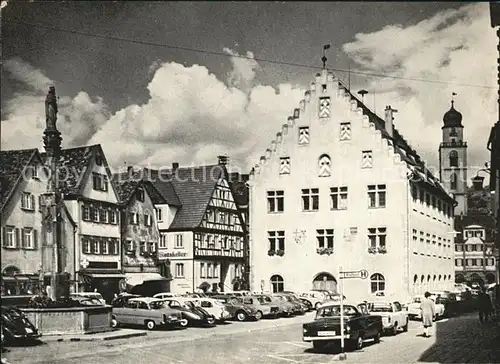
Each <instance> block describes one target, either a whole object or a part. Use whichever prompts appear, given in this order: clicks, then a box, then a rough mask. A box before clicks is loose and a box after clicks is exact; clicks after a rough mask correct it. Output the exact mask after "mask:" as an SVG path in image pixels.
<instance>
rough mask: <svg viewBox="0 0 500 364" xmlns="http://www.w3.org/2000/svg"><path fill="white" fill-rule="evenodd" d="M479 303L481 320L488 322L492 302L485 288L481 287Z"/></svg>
mask: <svg viewBox="0 0 500 364" xmlns="http://www.w3.org/2000/svg"><path fill="white" fill-rule="evenodd" d="M477 305H478V307H477V308H478V311H479V322H481V323H484V322H488V318H489V316H490V314H491V306H492V302H491V299H490V296H489V295H488V294H487V293H486V290H485V289H484V288H482V289H481V292H480V293H479V295H478V297H477Z"/></svg>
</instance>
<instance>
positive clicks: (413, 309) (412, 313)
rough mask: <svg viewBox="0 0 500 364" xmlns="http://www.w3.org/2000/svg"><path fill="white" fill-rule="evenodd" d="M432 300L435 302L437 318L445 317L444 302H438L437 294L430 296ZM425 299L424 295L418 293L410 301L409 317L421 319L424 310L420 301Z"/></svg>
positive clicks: (408, 306) (408, 307)
mask: <svg viewBox="0 0 500 364" xmlns="http://www.w3.org/2000/svg"><path fill="white" fill-rule="evenodd" d="M429 298H430V299H431V300H433V301H434V303H435V305H434V306H435V308H436V315H435V318H434V319H435V320H437V319H439V318H441V317H443V315H444V305H443V304H442V303H436V296H430V297H429ZM423 299H424V295H416V296H415V297H413V299H412V300H411V302H410V303H408V305H407V309H408V318H409V319H410V320H421V319H422V310H421V309H420V303H421V302H422V300H423Z"/></svg>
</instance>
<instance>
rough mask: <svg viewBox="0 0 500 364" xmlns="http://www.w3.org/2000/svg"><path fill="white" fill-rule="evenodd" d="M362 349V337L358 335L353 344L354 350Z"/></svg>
mask: <svg viewBox="0 0 500 364" xmlns="http://www.w3.org/2000/svg"><path fill="white" fill-rule="evenodd" d="M361 349H363V336H361V335H359V336H358V338H357V339H356V341H355V344H354V350H361Z"/></svg>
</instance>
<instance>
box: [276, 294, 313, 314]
mask: <svg viewBox="0 0 500 364" xmlns="http://www.w3.org/2000/svg"><path fill="white" fill-rule="evenodd" d="M272 296H273V297H275V298H276V299H277V300H279V301H281V302H283V303H287V304H289V305H291V308H292V314H293V315H303V314H304V313H306V308H305V306H303V304H302V302H297V301H294V300H293V299H292V298H291V297H290V296H289V295H287V294H284V293H273V294H272Z"/></svg>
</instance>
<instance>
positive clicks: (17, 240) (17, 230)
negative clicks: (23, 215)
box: [16, 228, 20, 248]
mask: <svg viewBox="0 0 500 364" xmlns="http://www.w3.org/2000/svg"><path fill="white" fill-rule="evenodd" d="M19 243H20V238H19V228H16V248H19Z"/></svg>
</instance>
